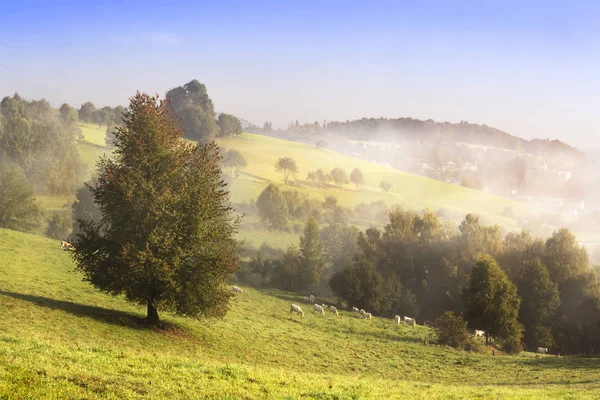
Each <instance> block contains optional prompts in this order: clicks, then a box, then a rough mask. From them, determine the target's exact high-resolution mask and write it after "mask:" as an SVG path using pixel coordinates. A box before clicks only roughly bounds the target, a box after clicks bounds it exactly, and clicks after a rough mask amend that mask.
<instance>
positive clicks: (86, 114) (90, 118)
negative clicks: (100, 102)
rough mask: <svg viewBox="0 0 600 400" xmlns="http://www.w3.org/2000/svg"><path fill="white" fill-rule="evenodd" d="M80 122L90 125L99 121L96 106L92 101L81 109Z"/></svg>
mask: <svg viewBox="0 0 600 400" xmlns="http://www.w3.org/2000/svg"><path fill="white" fill-rule="evenodd" d="M79 120H80V121H83V122H86V123H88V124H91V123H94V122H96V121H97V114H96V106H95V105H94V103H92V102H91V101H86V102H85V103H83V104H82V105H81V107H80V108H79Z"/></svg>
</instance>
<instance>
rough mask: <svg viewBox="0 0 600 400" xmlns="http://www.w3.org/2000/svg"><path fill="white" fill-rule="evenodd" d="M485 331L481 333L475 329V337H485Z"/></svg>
mask: <svg viewBox="0 0 600 400" xmlns="http://www.w3.org/2000/svg"><path fill="white" fill-rule="evenodd" d="M484 336H485V331H480V330H479V329H475V337H484Z"/></svg>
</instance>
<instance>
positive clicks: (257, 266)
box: [250, 250, 274, 286]
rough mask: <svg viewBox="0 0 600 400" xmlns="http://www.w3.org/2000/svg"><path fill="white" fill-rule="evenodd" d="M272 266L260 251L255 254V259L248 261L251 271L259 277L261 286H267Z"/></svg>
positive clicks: (271, 262) (270, 261)
mask: <svg viewBox="0 0 600 400" xmlns="http://www.w3.org/2000/svg"><path fill="white" fill-rule="evenodd" d="M273 266H274V263H273V261H272V260H270V259H268V258H265V256H264V255H263V254H262V252H261V251H260V250H259V251H258V252H257V253H256V257H254V258H253V259H252V260H251V261H250V269H251V271H252V272H254V273H255V274H259V275H260V276H261V278H262V284H263V286H264V285H266V284H267V278H268V277H269V275H270V274H271V272H272V270H273Z"/></svg>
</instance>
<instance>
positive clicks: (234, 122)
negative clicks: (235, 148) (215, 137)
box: [217, 113, 243, 137]
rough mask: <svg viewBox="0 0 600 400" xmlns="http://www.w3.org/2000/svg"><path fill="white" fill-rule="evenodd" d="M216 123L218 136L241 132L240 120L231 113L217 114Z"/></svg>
mask: <svg viewBox="0 0 600 400" xmlns="http://www.w3.org/2000/svg"><path fill="white" fill-rule="evenodd" d="M217 125H219V137H229V136H239V135H241V134H242V132H243V129H242V124H241V122H240V120H239V119H238V118H237V117H235V116H233V115H231V114H226V113H221V114H219V118H218V119H217Z"/></svg>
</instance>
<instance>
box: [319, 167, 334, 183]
mask: <svg viewBox="0 0 600 400" xmlns="http://www.w3.org/2000/svg"><path fill="white" fill-rule="evenodd" d="M315 179H316V180H317V181H319V183H320V184H321V185H322V184H324V183H327V182H329V180H330V179H331V176H330V175H329V174H327V173H325V171H323V170H322V169H321V168H319V169H318V170H316V171H315Z"/></svg>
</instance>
